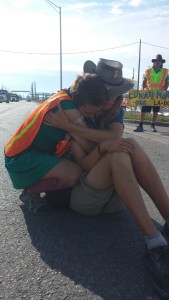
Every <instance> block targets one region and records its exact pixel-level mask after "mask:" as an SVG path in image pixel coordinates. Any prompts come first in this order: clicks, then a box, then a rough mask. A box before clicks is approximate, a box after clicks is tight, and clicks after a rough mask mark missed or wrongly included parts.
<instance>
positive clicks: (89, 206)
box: [70, 173, 125, 216]
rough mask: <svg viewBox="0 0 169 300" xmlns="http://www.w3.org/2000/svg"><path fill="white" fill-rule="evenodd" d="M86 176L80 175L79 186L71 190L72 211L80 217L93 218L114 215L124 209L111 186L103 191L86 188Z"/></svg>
mask: <svg viewBox="0 0 169 300" xmlns="http://www.w3.org/2000/svg"><path fill="white" fill-rule="evenodd" d="M86 174H87V173H84V174H82V175H81V178H80V182H79V184H77V185H76V186H75V187H73V189H72V193H71V198H70V208H71V209H72V210H74V211H76V212H77V213H79V214H82V215H87V216H94V215H99V214H111V213H115V212H117V211H120V210H122V209H123V208H124V207H125V206H124V205H123V203H122V201H121V200H120V197H119V196H118V194H117V193H116V191H115V188H114V187H113V186H111V187H109V188H107V189H104V190H95V189H93V188H91V187H89V186H87V184H86V180H85V179H86Z"/></svg>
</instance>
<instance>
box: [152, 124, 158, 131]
mask: <svg viewBox="0 0 169 300" xmlns="http://www.w3.org/2000/svg"><path fill="white" fill-rule="evenodd" d="M151 128H152V132H157V129H156V127H155V125H154V124H151Z"/></svg>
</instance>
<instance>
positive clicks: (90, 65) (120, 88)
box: [83, 58, 134, 97]
mask: <svg viewBox="0 0 169 300" xmlns="http://www.w3.org/2000/svg"><path fill="white" fill-rule="evenodd" d="M122 68H123V65H122V64H121V63H120V62H119V61H116V60H108V59H104V58H100V59H99V62H98V63H97V65H95V63H94V62H92V61H91V60H87V61H86V62H85V63H84V66H83V71H84V73H90V74H93V73H94V74H97V75H98V76H99V77H100V78H101V79H102V80H103V81H104V83H105V87H106V89H107V91H108V96H109V97H114V96H120V95H123V94H124V93H126V92H127V91H129V90H130V89H131V88H133V86H134V80H132V79H127V78H123V76H122Z"/></svg>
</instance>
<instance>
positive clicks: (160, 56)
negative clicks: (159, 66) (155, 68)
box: [152, 54, 165, 63]
mask: <svg viewBox="0 0 169 300" xmlns="http://www.w3.org/2000/svg"><path fill="white" fill-rule="evenodd" d="M157 60H158V61H161V62H162V63H165V59H163V58H162V55H161V54H157V55H156V58H154V59H152V62H153V63H154V62H155V61H157Z"/></svg>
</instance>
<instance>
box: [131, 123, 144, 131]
mask: <svg viewBox="0 0 169 300" xmlns="http://www.w3.org/2000/svg"><path fill="white" fill-rule="evenodd" d="M133 131H135V132H143V131H144V128H143V125H138V126H137V127H136V129H134V130H133Z"/></svg>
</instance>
